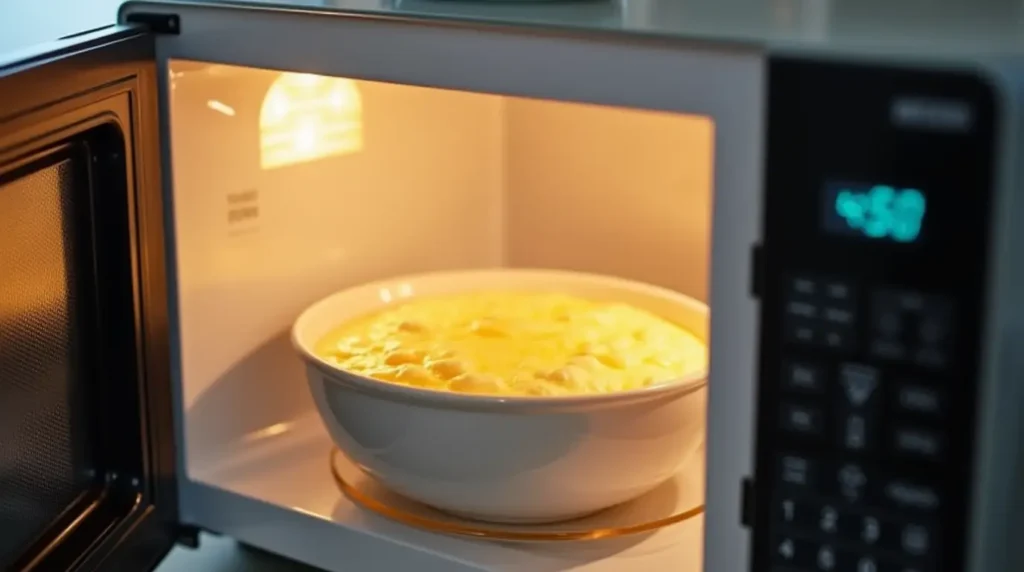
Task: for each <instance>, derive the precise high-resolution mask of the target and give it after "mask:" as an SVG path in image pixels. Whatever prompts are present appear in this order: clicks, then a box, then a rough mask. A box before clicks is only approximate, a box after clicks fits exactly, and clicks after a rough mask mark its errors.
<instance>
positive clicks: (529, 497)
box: [292, 270, 708, 523]
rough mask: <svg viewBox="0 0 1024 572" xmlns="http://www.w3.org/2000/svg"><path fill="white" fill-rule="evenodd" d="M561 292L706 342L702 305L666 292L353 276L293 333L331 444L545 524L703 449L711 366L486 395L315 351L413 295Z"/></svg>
mask: <svg viewBox="0 0 1024 572" xmlns="http://www.w3.org/2000/svg"><path fill="white" fill-rule="evenodd" d="M482 290H504V291H517V290H518V291H556V292H561V293H565V294H571V295H578V296H583V297H587V298H593V299H606V300H614V301H618V302H623V303H628V304H632V305H634V306H637V307H640V308H644V309H646V310H648V311H651V312H653V313H655V314H657V315H659V316H662V317H664V318H666V319H668V320H671V321H673V322H675V323H677V324H679V325H680V326H683V327H684V328H687V329H688V330H689V331H691V332H692V333H693V334H694V335H696V336H697V337H699V338H700V339H701V340H703V341H704V342H705V343H706V342H707V329H708V310H707V306H705V305H704V304H702V303H700V302H698V301H696V300H693V299H691V298H688V297H686V296H683V295H681V294H678V293H676V292H673V291H671V290H667V289H664V288H659V287H655V286H651V285H647V284H642V283H639V282H632V281H628V280H622V279H618V278H611V277H605V276H596V275H589V274H580V273H574V272H563V271H552V270H473V271H455V272H443V273H431V274H422V275H417V276H408V277H401V278H394V279H391V280H385V281H381V282H376V283H372V284H366V285H363V286H358V287H355V288H351V289H348V290H344V291H341V292H338V293H336V294H333V295H331V296H329V297H327V298H325V299H323V300H321V301H320V302H317V303H316V304H314V305H313V306H311V307H309V308H308V309H307V310H306V311H305V312H303V313H302V315H301V316H300V317H299V319H298V320H297V321H296V322H295V325H294V327H293V329H292V342H293V343H294V345H295V348H296V349H297V350H298V351H299V353H300V354H301V355H302V358H303V360H305V362H306V373H307V377H308V380H309V387H310V391H311V392H312V394H313V399H314V401H315V402H316V406H317V408H318V410H319V412H320V417H321V418H322V419H323V421H324V424H325V425H326V426H327V430H328V431H329V432H330V435H331V437H332V439H333V440H334V442H335V443H336V444H337V445H338V447H339V448H340V449H341V450H342V451H343V452H344V453H345V454H346V455H347V456H348V457H349V458H350V459H351V460H352V461H354V462H355V463H356V464H357V465H359V466H360V468H362V469H363V470H364V471H365V472H367V473H368V474H369V475H370V476H372V477H374V478H375V479H377V480H378V481H380V482H381V483H382V484H384V485H385V486H387V487H388V488H390V489H391V490H393V491H395V492H397V493H399V494H402V495H405V496H407V497H409V498H411V499H413V500H417V501H420V502H422V503H424V504H427V505H430V506H433V507H435V508H438V509H440V510H443V511H446V512H449V513H452V514H456V515H459V516H464V517H468V518H473V519H477V520H485V521H493V522H521V523H527V522H553V521H557V520H565V519H570V518H575V517H580V516H583V515H586V514H590V513H593V512H597V511H599V510H601V509H604V508H608V507H611V506H613V505H616V504H619V503H623V502H626V501H628V500H631V499H634V498H636V497H638V496H640V495H642V494H644V493H646V492H647V491H650V490H651V489H653V488H655V487H656V486H658V485H659V484H661V483H662V482H664V481H665V480H666V479H668V478H669V477H671V476H672V475H674V474H675V472H676V471H677V470H679V468H680V466H681V465H682V463H683V462H684V461H685V460H686V459H687V457H688V456H689V455H691V454H692V453H693V452H694V451H696V450H697V449H698V447H699V446H700V444H701V442H702V440H703V435H704V427H705V415H706V411H705V404H706V399H707V375H706V372H701V373H700V374H698V375H695V376H692V377H689V378H686V379H680V380H674V381H672V382H670V383H665V384H658V385H656V386H652V387H647V388H643V389H638V390H633V391H624V392H619V393H608V394H597V395H580V396H565V397H529V396H523V397H519V396H487V395H473V394H460V393H452V392H444V391H436V390H430V389H420V388H416V387H410V386H404V385H398V384H393V383H388V382H382V381H377V380H374V379H371V378H368V377H363V376H360V375H356V374H353V373H349V372H346V371H343V370H341V369H339V368H338V367H337V366H335V365H332V364H331V363H330V362H328V361H326V360H323V359H321V358H319V357H317V355H316V354H315V353H314V351H313V349H314V348H315V346H316V343H317V342H318V341H319V340H321V339H322V338H323V336H325V335H326V334H328V333H329V332H330V331H331V330H333V329H334V328H336V327H337V326H339V325H340V324H342V323H343V322H345V321H347V320H350V319H352V318H356V317H358V316H362V315H365V314H367V313H370V312H373V311H376V310H381V309H383V308H385V307H387V306H389V305H393V304H396V303H400V302H403V301H405V300H408V299H410V298H413V297H417V296H430V295H443V294H454V293H460V292H473V291H482Z"/></svg>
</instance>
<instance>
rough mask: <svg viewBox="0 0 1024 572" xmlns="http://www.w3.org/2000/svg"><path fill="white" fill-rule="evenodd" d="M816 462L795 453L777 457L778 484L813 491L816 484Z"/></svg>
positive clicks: (817, 467) (817, 466) (817, 470)
mask: <svg viewBox="0 0 1024 572" xmlns="http://www.w3.org/2000/svg"><path fill="white" fill-rule="evenodd" d="M819 470H820V468H819V464H818V461H816V460H814V459H811V458H808V457H806V456H804V455H798V454H795V453H790V454H785V455H782V456H781V457H779V483H780V484H781V485H783V486H788V487H792V488H793V489H805V490H809V491H810V490H814V489H815V488H816V486H817V482H818V472H819Z"/></svg>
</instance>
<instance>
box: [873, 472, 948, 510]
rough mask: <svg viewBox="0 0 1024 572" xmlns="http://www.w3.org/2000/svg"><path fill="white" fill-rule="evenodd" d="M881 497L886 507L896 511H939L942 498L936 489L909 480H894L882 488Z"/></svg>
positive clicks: (890, 480)
mask: <svg viewBox="0 0 1024 572" xmlns="http://www.w3.org/2000/svg"><path fill="white" fill-rule="evenodd" d="M881 497H882V500H883V501H884V503H885V504H886V505H888V506H889V507H891V508H893V509H896V510H918V511H924V512H931V511H935V510H938V508H939V505H940V497H939V493H938V491H937V490H936V489H935V487H932V486H931V485H927V484H924V483H919V482H914V481H911V480H909V479H903V478H893V479H888V480H886V481H885V482H884V483H883V484H882V486H881Z"/></svg>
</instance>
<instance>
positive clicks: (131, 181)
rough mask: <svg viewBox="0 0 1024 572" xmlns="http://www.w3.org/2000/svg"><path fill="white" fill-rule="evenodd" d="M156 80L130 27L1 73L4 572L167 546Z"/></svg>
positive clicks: (139, 559) (99, 564)
mask: <svg viewBox="0 0 1024 572" xmlns="http://www.w3.org/2000/svg"><path fill="white" fill-rule="evenodd" d="M155 74H156V65H155V60H154V55H153V39H152V37H151V36H150V35H149V34H148V33H143V32H140V31H139V30H137V29H133V28H128V27H111V28H108V29H106V30H103V31H97V32H92V33H87V34H84V35H80V36H78V37H75V38H69V39H64V40H61V41H58V42H55V43H54V44H52V45H47V46H45V47H43V49H39V50H36V51H33V52H31V53H25V54H19V57H18V58H16V59H9V60H7V61H3V60H0V570H40V571H42V570H146V569H151V568H152V567H153V565H154V564H155V562H157V560H158V559H159V558H161V557H162V556H163V555H164V554H165V553H166V552H167V551H168V550H170V548H171V546H172V544H173V542H174V540H175V535H176V533H177V529H176V526H175V522H176V516H177V499H176V495H177V492H176V490H177V489H176V481H175V474H176V473H175V456H174V450H173V447H174V442H173V437H172V435H173V432H172V431H171V409H170V408H171V405H170V404H171V399H170V395H169V392H170V384H169V382H168V376H169V369H168V357H167V350H166V347H167V333H166V317H165V316H166V305H167V304H166V297H167V296H166V292H165V286H164V280H163V268H164V261H163V260H164V255H163V244H162V235H163V228H162V224H163V223H162V220H163V219H162V214H161V195H160V168H159V166H160V165H159V157H160V156H159V149H158V148H157V147H158V141H159V138H158V126H157V121H156V117H157V113H156V75H155ZM143 270H145V275H143Z"/></svg>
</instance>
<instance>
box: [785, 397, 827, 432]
mask: <svg viewBox="0 0 1024 572" xmlns="http://www.w3.org/2000/svg"><path fill="white" fill-rule="evenodd" d="M781 416H782V428H783V429H785V430H787V431H789V432H790V433H795V434H799V435H804V436H807V437H821V436H822V435H823V434H824V421H823V414H822V411H821V408H820V407H814V406H811V405H800V404H797V403H784V404H782V407H781Z"/></svg>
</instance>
